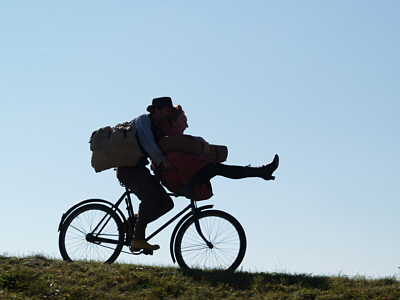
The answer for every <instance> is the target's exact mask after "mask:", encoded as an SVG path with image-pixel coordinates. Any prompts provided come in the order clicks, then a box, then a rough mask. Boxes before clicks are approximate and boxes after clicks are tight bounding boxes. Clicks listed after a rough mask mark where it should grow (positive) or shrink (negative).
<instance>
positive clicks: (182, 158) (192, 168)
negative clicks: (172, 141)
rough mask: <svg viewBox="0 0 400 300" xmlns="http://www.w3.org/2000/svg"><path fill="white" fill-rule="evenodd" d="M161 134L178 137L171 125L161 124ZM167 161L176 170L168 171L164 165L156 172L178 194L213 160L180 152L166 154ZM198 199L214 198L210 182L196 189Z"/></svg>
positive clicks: (162, 181) (167, 186)
mask: <svg viewBox="0 0 400 300" xmlns="http://www.w3.org/2000/svg"><path fill="white" fill-rule="evenodd" d="M159 129H160V132H161V134H162V135H163V136H170V135H178V134H176V132H175V130H174V128H173V127H172V125H171V124H169V123H166V122H165V123H162V124H160V127H159ZM165 156H166V157H167V159H168V160H169V161H170V162H172V163H173V164H174V166H175V167H174V168H173V169H170V170H167V169H165V168H164V167H163V166H162V165H160V167H158V168H157V169H156V170H155V172H156V174H157V175H160V177H161V183H162V184H163V185H164V186H165V187H166V188H167V189H168V190H170V191H171V192H173V193H174V192H176V191H177V190H178V189H180V188H181V187H182V186H184V185H185V184H187V183H189V181H190V180H191V179H192V177H193V176H194V175H195V174H196V173H197V172H198V171H199V170H200V169H202V168H204V167H205V166H206V165H208V164H209V163H212V162H213V160H212V159H211V158H209V157H207V156H203V155H195V154H186V153H183V152H178V151H168V152H166V153H165ZM194 191H195V192H196V195H197V196H196V198H195V199H194V200H196V201H199V200H206V199H209V198H211V197H212V196H213V193H212V187H211V183H210V182H209V181H208V182H206V183H204V184H201V185H198V186H196V187H195V188H194Z"/></svg>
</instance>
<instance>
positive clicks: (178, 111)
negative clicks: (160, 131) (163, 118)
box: [168, 104, 185, 122]
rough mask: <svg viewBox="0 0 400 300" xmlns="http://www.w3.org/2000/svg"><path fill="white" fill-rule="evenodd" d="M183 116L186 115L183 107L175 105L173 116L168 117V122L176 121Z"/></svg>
mask: <svg viewBox="0 0 400 300" xmlns="http://www.w3.org/2000/svg"><path fill="white" fill-rule="evenodd" d="M181 114H185V111H184V110H183V109H182V106H181V105H179V104H178V105H175V107H174V109H173V111H172V114H171V115H170V116H169V117H168V121H170V122H171V121H175V120H176V119H178V117H179V116H180V115H181Z"/></svg>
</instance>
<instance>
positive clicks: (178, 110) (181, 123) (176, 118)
mask: <svg viewBox="0 0 400 300" xmlns="http://www.w3.org/2000/svg"><path fill="white" fill-rule="evenodd" d="M169 121H170V122H171V124H172V126H173V127H174V128H175V130H176V132H177V133H178V134H183V132H184V131H185V130H186V128H188V127H189V125H188V123H187V118H186V115H185V112H184V111H183V109H182V106H180V105H176V106H175V107H174V110H173V112H172V114H171V116H170V117H169Z"/></svg>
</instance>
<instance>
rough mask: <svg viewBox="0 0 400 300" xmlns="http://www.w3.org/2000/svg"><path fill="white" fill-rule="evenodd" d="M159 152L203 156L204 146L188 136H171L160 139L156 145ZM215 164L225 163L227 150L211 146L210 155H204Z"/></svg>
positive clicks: (218, 146) (219, 146)
mask: <svg viewBox="0 0 400 300" xmlns="http://www.w3.org/2000/svg"><path fill="white" fill-rule="evenodd" d="M158 145H159V147H160V149H161V151H163V152H167V151H179V152H183V153H188V154H195V155H205V154H204V145H203V143H202V142H200V141H199V140H197V139H195V138H193V137H192V136H190V135H173V136H165V137H162V138H161V139H160V141H159V143H158ZM205 156H207V157H209V158H211V159H212V160H213V161H215V162H217V163H221V162H224V161H226V158H227V157H228V148H227V147H226V146H221V145H211V144H210V153H209V154H208V155H205Z"/></svg>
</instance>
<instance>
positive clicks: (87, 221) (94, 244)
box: [58, 204, 125, 263]
mask: <svg viewBox="0 0 400 300" xmlns="http://www.w3.org/2000/svg"><path fill="white" fill-rule="evenodd" d="M124 236H125V231H124V226H123V224H122V221H121V219H120V218H119V217H118V215H117V214H116V213H115V211H113V210H112V209H111V208H109V207H108V206H105V205H102V204H88V205H85V206H82V207H81V208H78V209H77V210H76V211H74V212H73V213H72V214H71V215H70V216H69V217H68V218H67V219H66V220H65V222H64V224H63V225H62V227H61V230H60V236H59V242H58V244H59V248H60V252H61V256H62V257H63V259H64V260H66V261H77V260H85V261H101V262H105V263H112V262H114V261H115V260H116V259H117V257H118V255H119V254H120V253H121V250H122V247H123V245H124Z"/></svg>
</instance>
